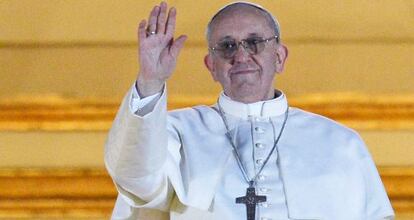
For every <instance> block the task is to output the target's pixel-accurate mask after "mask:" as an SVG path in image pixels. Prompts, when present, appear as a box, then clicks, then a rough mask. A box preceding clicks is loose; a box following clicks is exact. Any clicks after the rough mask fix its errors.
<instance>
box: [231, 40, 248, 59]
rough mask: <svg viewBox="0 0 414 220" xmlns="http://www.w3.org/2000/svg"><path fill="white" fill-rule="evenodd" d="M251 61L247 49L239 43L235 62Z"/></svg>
mask: <svg viewBox="0 0 414 220" xmlns="http://www.w3.org/2000/svg"><path fill="white" fill-rule="evenodd" d="M249 59H250V54H249V52H247V49H246V48H245V46H244V45H243V44H242V42H239V45H238V47H237V51H236V53H235V54H234V57H233V61H234V62H239V63H243V62H246V61H247V60H249Z"/></svg>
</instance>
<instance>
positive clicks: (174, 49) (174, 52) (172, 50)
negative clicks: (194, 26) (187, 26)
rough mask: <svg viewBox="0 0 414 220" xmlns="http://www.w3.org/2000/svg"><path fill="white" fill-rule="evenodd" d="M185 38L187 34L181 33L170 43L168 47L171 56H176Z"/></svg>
mask: <svg viewBox="0 0 414 220" xmlns="http://www.w3.org/2000/svg"><path fill="white" fill-rule="evenodd" d="M186 40H187V36H185V35H181V36H180V37H178V38H177V39H176V40H175V41H174V42H173V43H172V45H171V48H170V54H171V55H172V56H173V57H177V56H178V54H179V53H180V51H181V49H182V48H183V46H184V42H185V41H186Z"/></svg>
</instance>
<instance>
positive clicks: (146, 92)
mask: <svg viewBox="0 0 414 220" xmlns="http://www.w3.org/2000/svg"><path fill="white" fill-rule="evenodd" d="M164 84H165V81H159V80H143V79H141V78H138V79H137V81H136V83H135V88H136V89H137V92H138V94H139V96H140V97H141V98H145V97H148V96H151V95H154V94H157V93H159V92H161V91H162V89H163V87H164Z"/></svg>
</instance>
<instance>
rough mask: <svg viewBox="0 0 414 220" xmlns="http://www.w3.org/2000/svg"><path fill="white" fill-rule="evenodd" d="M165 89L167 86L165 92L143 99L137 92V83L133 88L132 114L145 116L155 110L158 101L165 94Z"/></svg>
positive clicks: (130, 107) (131, 97)
mask: <svg viewBox="0 0 414 220" xmlns="http://www.w3.org/2000/svg"><path fill="white" fill-rule="evenodd" d="M165 88H166V86H165V85H164V87H163V90H162V91H161V92H158V93H156V94H154V95H151V96H148V97H145V98H141V97H140V96H139V93H138V90H137V83H136V82H135V83H134V85H133V86H132V88H131V96H130V101H129V110H130V111H131V112H132V113H134V114H137V115H139V116H144V115H146V114H148V113H150V112H151V111H152V110H153V108H154V106H155V104H156V103H157V101H158V100H159V99H160V97H161V94H162V93H163V92H165V91H164V90H165Z"/></svg>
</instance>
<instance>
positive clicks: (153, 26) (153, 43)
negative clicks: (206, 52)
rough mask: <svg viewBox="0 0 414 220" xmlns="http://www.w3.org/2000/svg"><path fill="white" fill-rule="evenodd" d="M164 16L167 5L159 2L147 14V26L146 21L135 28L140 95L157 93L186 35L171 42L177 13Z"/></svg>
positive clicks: (169, 74)
mask: <svg viewBox="0 0 414 220" xmlns="http://www.w3.org/2000/svg"><path fill="white" fill-rule="evenodd" d="M166 13H167V4H166V3H165V2H162V3H161V4H160V6H155V7H154V8H153V10H152V11H151V13H150V16H149V19H148V25H147V22H146V21H145V20H143V21H141V23H140V24H139V27H138V40H139V51H138V52H139V64H140V74H139V76H138V88H139V92H140V95H143V96H147V95H152V94H154V93H157V92H159V90H160V89H161V88H162V86H163V85H164V83H165V81H166V80H167V79H168V77H170V76H171V74H172V72H173V71H174V69H175V66H176V64H177V57H178V54H179V52H180V50H181V48H182V47H183V45H184V41H185V40H186V38H187V37H186V36H184V35H181V36H180V37H178V38H177V39H174V31H175V20H176V10H175V9H174V8H171V9H170V10H169V12H168V16H167V15H166Z"/></svg>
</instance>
